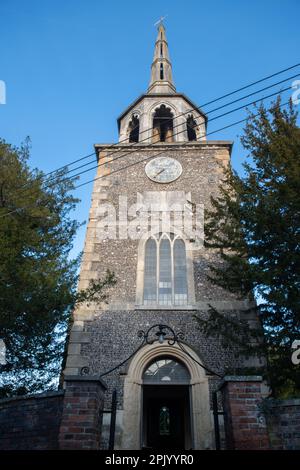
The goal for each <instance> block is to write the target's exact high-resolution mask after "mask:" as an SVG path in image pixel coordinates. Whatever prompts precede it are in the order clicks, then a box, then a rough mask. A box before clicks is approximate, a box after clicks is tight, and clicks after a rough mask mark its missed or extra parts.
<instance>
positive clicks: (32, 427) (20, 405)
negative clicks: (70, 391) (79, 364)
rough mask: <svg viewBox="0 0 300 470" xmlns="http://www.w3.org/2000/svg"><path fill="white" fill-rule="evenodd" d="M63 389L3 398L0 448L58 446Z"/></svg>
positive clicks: (0, 408)
mask: <svg viewBox="0 0 300 470" xmlns="http://www.w3.org/2000/svg"><path fill="white" fill-rule="evenodd" d="M63 395H64V393H63V392H48V393H43V394H40V395H32V396H24V397H14V398H8V399H3V400H0V449H1V450H48V449H57V448H58V431H59V425H60V420H61V413H62V405H63Z"/></svg>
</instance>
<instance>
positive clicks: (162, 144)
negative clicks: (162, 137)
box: [94, 140, 233, 149]
mask: <svg viewBox="0 0 300 470" xmlns="http://www.w3.org/2000/svg"><path fill="white" fill-rule="evenodd" d="M210 145H217V146H226V147H227V146H229V147H232V145H233V141H232V140H197V141H196V140H194V141H192V142H190V141H189V142H156V143H155V144H154V143H149V142H130V143H128V142H126V143H125V142H124V143H121V142H118V143H109V142H104V143H97V144H94V147H95V148H103V149H105V148H108V147H109V148H110V147H112V146H113V148H118V147H123V148H126V147H135V148H145V147H151V149H153V147H154V148H156V149H157V148H159V147H161V148H164V149H165V148H167V147H203V146H204V147H209V146H210Z"/></svg>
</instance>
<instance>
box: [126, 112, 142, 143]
mask: <svg viewBox="0 0 300 470" xmlns="http://www.w3.org/2000/svg"><path fill="white" fill-rule="evenodd" d="M139 133H140V120H139V117H138V116H137V115H134V116H132V119H131V121H130V122H129V125H128V140H129V142H138V141H139Z"/></svg>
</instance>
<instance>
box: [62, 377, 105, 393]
mask: <svg viewBox="0 0 300 470" xmlns="http://www.w3.org/2000/svg"><path fill="white" fill-rule="evenodd" d="M64 382H98V383H99V384H100V385H101V386H102V387H103V388H104V389H105V390H106V389H107V385H106V383H105V382H104V381H103V380H102V379H101V377H99V376H98V375H65V377H64Z"/></svg>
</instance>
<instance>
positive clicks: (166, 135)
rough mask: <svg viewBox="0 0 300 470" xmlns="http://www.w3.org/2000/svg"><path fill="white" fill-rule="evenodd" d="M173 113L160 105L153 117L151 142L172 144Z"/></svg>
mask: <svg viewBox="0 0 300 470" xmlns="http://www.w3.org/2000/svg"><path fill="white" fill-rule="evenodd" d="M173 119H174V116H173V113H172V112H171V109H170V108H167V107H166V106H165V105H164V104H162V105H161V106H160V107H159V108H156V110H155V113H154V116H153V133H152V142H153V143H156V142H173V140H174V139H173Z"/></svg>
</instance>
